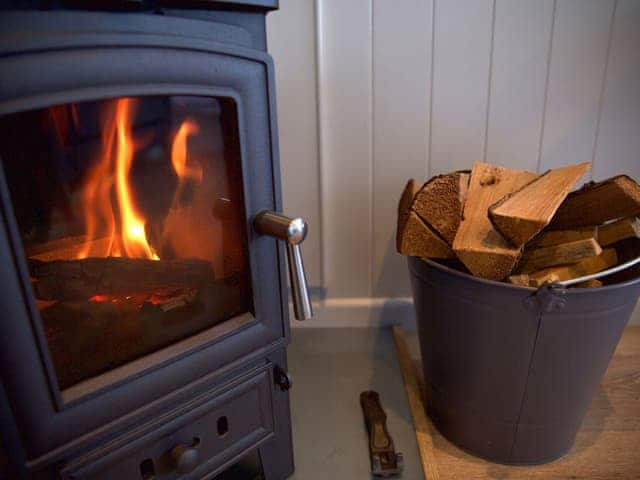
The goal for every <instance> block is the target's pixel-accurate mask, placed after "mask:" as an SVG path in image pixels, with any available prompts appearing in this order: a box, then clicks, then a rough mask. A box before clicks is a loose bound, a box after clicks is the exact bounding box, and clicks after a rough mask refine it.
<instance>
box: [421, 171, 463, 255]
mask: <svg viewBox="0 0 640 480" xmlns="http://www.w3.org/2000/svg"><path fill="white" fill-rule="evenodd" d="M470 176H471V175H470V172H453V173H448V174H446V175H437V176H435V177H433V178H432V179H431V180H429V181H428V182H427V183H425V184H424V185H423V186H422V188H421V189H420V190H419V191H418V193H417V194H416V195H415V197H414V199H413V205H412V208H413V210H414V211H415V212H416V213H417V214H418V215H419V216H420V218H422V220H424V221H425V222H426V223H427V224H428V225H429V226H431V227H433V229H434V230H436V231H437V232H438V233H439V234H440V236H441V237H442V238H444V239H445V240H446V242H447V243H448V244H449V245H452V244H453V239H454V238H455V236H456V232H457V231H458V227H459V226H460V221H461V220H462V210H463V208H464V203H465V200H466V198H467V191H468V189H469V178H470Z"/></svg>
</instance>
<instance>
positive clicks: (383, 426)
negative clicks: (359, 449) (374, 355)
mask: <svg viewBox="0 0 640 480" xmlns="http://www.w3.org/2000/svg"><path fill="white" fill-rule="evenodd" d="M360 404H361V405H362V412H363V413H364V420H365V424H366V426H367V432H368V433H369V453H370V455H371V473H372V474H373V475H376V476H380V477H390V476H392V475H398V474H400V473H402V469H403V468H404V459H403V457H402V454H401V453H396V451H395V447H394V445H393V440H392V439H391V435H389V431H388V430H387V415H386V414H385V413H384V410H383V409H382V405H380V396H379V395H378V393H377V392H373V391H367V392H362V393H361V394H360Z"/></svg>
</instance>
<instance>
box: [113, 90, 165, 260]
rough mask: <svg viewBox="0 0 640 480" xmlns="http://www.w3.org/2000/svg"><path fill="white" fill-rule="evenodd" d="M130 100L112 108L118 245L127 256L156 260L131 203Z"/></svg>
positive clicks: (138, 215)
mask: <svg viewBox="0 0 640 480" xmlns="http://www.w3.org/2000/svg"><path fill="white" fill-rule="evenodd" d="M130 110H131V100H130V99H128V98H123V99H120V100H118V107H117V110H116V131H117V137H118V139H117V153H116V192H117V195H118V205H119V207H120V221H121V223H122V226H121V228H122V232H121V239H122V246H123V247H124V251H125V252H126V254H127V256H128V257H133V258H149V259H153V260H158V256H157V255H156V254H155V253H154V252H153V250H152V249H151V246H150V245H149V242H147V236H146V233H145V221H144V219H143V218H142V216H141V215H140V214H139V213H138V212H137V211H136V208H135V205H134V203H133V196H132V192H131V186H130V185H129V171H130V170H131V163H132V161H133V142H132V141H131V112H130Z"/></svg>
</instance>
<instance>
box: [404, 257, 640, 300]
mask: <svg viewBox="0 0 640 480" xmlns="http://www.w3.org/2000/svg"><path fill="white" fill-rule="evenodd" d="M409 258H410V259H412V260H414V261H415V260H417V261H422V262H424V263H426V264H427V265H428V266H430V267H432V268H435V269H437V270H440V271H443V272H445V273H448V274H449V275H453V276H455V277H458V278H461V279H468V280H471V281H474V282H476V283H480V284H484V285H490V286H496V287H503V288H504V287H506V288H510V289H515V290H519V291H527V292H536V291H538V290H539V289H540V288H544V286H545V285H543V286H542V287H539V288H535V287H525V286H523V285H514V284H512V283H506V282H499V281H497V280H489V279H487V278H481V277H476V276H474V275H471V274H469V273H465V272H461V271H459V270H455V269H453V268H451V267H447V266H446V265H443V264H441V263H438V262H437V261H435V260H433V259H430V258H423V257H413V256H409ZM410 269H411V271H412V272H413V273H415V274H416V275H417V274H418V272H414V271H413V268H411V267H410ZM638 283H640V277H636V278H633V279H631V280H627V281H625V282H620V283H614V284H611V285H603V286H602V287H599V288H567V287H560V288H563V289H564V290H565V291H566V292H567V293H569V294H572V295H573V294H576V295H580V294H585V293H590V292H594V291H597V292H602V291H612V290H617V289H620V288H625V287H628V286H631V285H636V284H638ZM547 285H548V284H547Z"/></svg>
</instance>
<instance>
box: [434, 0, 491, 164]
mask: <svg viewBox="0 0 640 480" xmlns="http://www.w3.org/2000/svg"><path fill="white" fill-rule="evenodd" d="M494 5H495V2H494V1H493V0H436V2H435V6H434V24H433V28H434V30H433V67H432V68H433V72H432V83H431V85H430V88H431V131H430V147H431V148H430V154H431V156H430V174H431V175H435V174H439V173H443V172H448V171H451V170H460V169H468V168H469V167H470V166H471V163H472V162H473V161H475V160H481V159H482V158H483V154H484V145H485V140H486V126H487V122H486V120H487V101H488V97H489V72H490V63H491V62H490V60H491V47H492V41H491V37H492V26H493V19H494V16H493V13H494Z"/></svg>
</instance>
